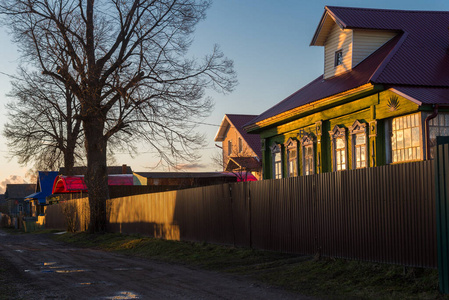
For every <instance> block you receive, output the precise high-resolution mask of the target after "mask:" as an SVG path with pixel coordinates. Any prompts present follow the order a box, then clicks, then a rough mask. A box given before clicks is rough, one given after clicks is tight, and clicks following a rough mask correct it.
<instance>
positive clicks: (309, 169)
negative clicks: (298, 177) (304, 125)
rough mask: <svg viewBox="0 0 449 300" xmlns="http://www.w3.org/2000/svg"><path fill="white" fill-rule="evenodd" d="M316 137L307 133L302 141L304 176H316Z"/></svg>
mask: <svg viewBox="0 0 449 300" xmlns="http://www.w3.org/2000/svg"><path fill="white" fill-rule="evenodd" d="M315 140H316V139H315V137H314V136H313V135H312V134H310V133H307V134H305V135H304V136H303V137H302V139H301V148H302V165H303V168H302V169H303V174H304V175H313V174H315Z"/></svg>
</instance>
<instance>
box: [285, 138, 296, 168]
mask: <svg viewBox="0 0 449 300" xmlns="http://www.w3.org/2000/svg"><path fill="white" fill-rule="evenodd" d="M285 148H286V149H287V161H288V165H287V166H288V177H295V176H298V142H297V141H296V140H293V139H292V138H289V139H288V141H287V142H286V143H285Z"/></svg>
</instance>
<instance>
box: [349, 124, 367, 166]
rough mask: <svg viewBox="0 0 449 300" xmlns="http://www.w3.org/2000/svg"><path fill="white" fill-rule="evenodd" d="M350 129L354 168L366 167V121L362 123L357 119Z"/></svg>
mask: <svg viewBox="0 0 449 300" xmlns="http://www.w3.org/2000/svg"><path fill="white" fill-rule="evenodd" d="M349 130H350V132H351V137H352V157H353V158H352V162H353V168H354V169H360V168H366V167H367V166H368V163H367V158H368V155H367V154H368V153H367V152H368V151H367V149H368V148H367V137H366V135H367V133H366V123H360V122H359V121H358V120H356V121H355V122H354V124H353V125H352V126H351V127H350V129H349Z"/></svg>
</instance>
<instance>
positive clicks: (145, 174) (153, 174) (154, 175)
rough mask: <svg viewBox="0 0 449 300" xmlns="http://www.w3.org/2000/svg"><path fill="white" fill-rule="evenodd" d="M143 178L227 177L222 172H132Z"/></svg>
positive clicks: (227, 175)
mask: <svg viewBox="0 0 449 300" xmlns="http://www.w3.org/2000/svg"><path fill="white" fill-rule="evenodd" d="M134 173H135V174H137V175H139V176H142V177H145V178H213V177H229V176H231V175H229V174H227V173H224V172H134Z"/></svg>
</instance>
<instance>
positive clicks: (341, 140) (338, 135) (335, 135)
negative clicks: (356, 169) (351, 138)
mask: <svg viewBox="0 0 449 300" xmlns="http://www.w3.org/2000/svg"><path fill="white" fill-rule="evenodd" d="M329 135H330V138H331V144H332V154H333V158H334V159H333V170H334V171H341V170H346V169H347V168H348V162H347V159H346V156H347V151H346V128H344V127H339V126H338V125H335V127H334V129H333V130H332V131H329Z"/></svg>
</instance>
